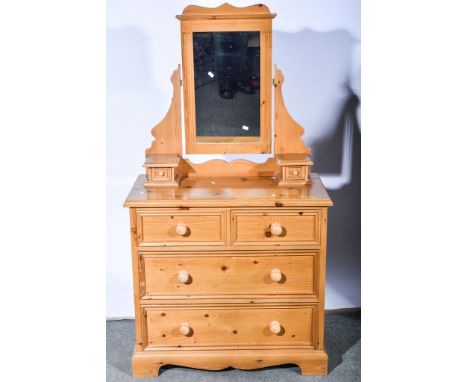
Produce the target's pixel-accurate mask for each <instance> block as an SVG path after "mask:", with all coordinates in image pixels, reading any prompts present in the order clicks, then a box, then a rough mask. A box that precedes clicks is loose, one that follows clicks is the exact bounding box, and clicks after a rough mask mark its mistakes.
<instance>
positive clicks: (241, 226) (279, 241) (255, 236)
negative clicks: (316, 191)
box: [231, 209, 321, 246]
mask: <svg viewBox="0 0 468 382" xmlns="http://www.w3.org/2000/svg"><path fill="white" fill-rule="evenodd" d="M320 218H321V211H320V210H318V209H309V210H294V209H281V210H279V209H274V210H272V209H263V210H233V211H232V212H231V243H232V245H313V246H317V245H320Z"/></svg>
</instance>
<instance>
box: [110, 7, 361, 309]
mask: <svg viewBox="0 0 468 382" xmlns="http://www.w3.org/2000/svg"><path fill="white" fill-rule="evenodd" d="M190 3H192V2H187V1H175V0H172V1H155V0H140V1H132V0H120V1H117V0H112V1H108V2H107V316H108V317H127V316H133V296H132V293H133V292H132V289H133V287H132V273H131V261H130V234H129V227H128V224H129V222H128V210H127V209H124V208H123V207H122V203H123V201H124V199H125V197H126V195H127V193H128V191H129V190H130V188H131V186H132V184H133V182H134V180H135V177H136V175H137V174H140V173H143V172H144V171H143V168H142V164H143V161H144V150H145V149H146V148H147V147H149V145H150V142H151V135H150V130H151V128H152V127H153V126H154V125H155V124H156V123H158V122H159V121H160V120H161V119H162V117H163V116H164V115H165V113H166V111H167V109H168V106H169V103H170V99H171V92H172V87H171V84H170V81H169V77H170V75H171V73H172V71H173V70H174V69H175V68H176V66H177V64H178V63H181V54H180V35H179V21H178V20H177V19H176V18H175V15H176V14H180V13H181V12H182V10H183V8H184V7H185V6H186V5H188V4H190ZM193 3H194V4H197V5H205V6H218V5H220V4H221V3H222V1H206V0H205V1H202V0H200V1H193ZM231 4H233V5H236V6H246V5H251V4H252V2H250V1H235V0H233V1H231ZM265 4H266V5H268V6H269V8H270V10H271V11H272V12H276V13H278V16H277V17H276V18H275V19H274V20H273V62H274V63H276V64H277V65H278V67H279V68H280V69H281V70H282V71H283V74H284V75H285V84H284V87H283V90H284V98H285V102H286V105H287V107H288V109H289V111H290V113H291V115H292V116H293V117H294V118H295V119H296V120H297V121H298V122H299V123H300V124H301V125H302V126H303V127H304V129H305V134H304V140H305V142H306V143H307V144H308V145H309V146H311V147H312V150H313V152H314V151H315V150H316V151H317V153H320V152H323V151H324V150H325V148H326V150H325V151H326V153H325V154H321V155H318V156H317V157H315V158H314V162H315V167H314V171H317V172H319V173H321V175H323V177H324V181H325V185H326V186H327V188H329V190H330V191H331V192H330V193H331V196H332V198H333V199H334V201H335V206H334V207H333V208H332V210H331V211H330V228H329V253H328V263H327V291H326V307H327V308H329V309H333V308H344V307H356V306H360V304H361V301H360V238H359V235H360V231H359V228H357V227H358V226H359V225H360V215H359V214H360V211H359V209H358V208H356V206H358V205H359V204H360V189H359V184H358V183H359V181H360V177H359V178H357V177H356V175H355V174H359V171H360V170H359V166H356V163H357V162H356V161H355V162H354V166H353V163H352V161H353V158H358V157H359V152H358V149H357V148H356V147H357V145H356V144H354V145H353V140H355V139H356V137H358V138H359V137H360V133H359V131H352V127H349V126H348V129H347V130H346V129H345V133H344V134H343V139H341V138H340V139H338V140H337V139H336V138H334V137H335V135H336V134H337V133H338V129H339V126H340V120H339V117H340V114H341V112H342V109H343V107H344V104H345V102H346V100H347V99H348V98H349V90H348V87H349V88H351V89H352V90H353V92H354V93H355V94H357V95H358V96H359V95H360V3H359V1H358V0H329V1H315V0H314V1H310V0H307V1H305V0H304V1H297V0H288V1H284V0H277V1H268V2H265ZM359 139H360V138H359ZM327 142H338V144H330V143H327ZM353 147H354V150H352V148H353ZM321 148H322V151H320V149H321ZM328 148H330V149H328ZM353 153H354V156H353ZM231 157H232V156H230V158H231ZM192 159H195V160H200V161H201V160H204V159H206V158H205V156H203V158H192ZM253 159H254V160H261V159H262V158H260V157H259V156H253ZM330 161H331V162H333V163H335V164H333V163H331V162H330ZM329 162H330V163H331V164H330V163H329ZM321 163H322V168H324V169H325V168H326V171H325V170H323V171H321ZM325 165H326V166H325ZM352 168H353V169H354V170H353V171H352ZM353 174H354V175H353ZM353 182H354V183H353Z"/></svg>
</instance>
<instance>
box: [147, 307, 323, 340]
mask: <svg viewBox="0 0 468 382" xmlns="http://www.w3.org/2000/svg"><path fill="white" fill-rule="evenodd" d="M142 309H143V317H145V322H144V330H145V331H146V338H147V346H148V347H150V348H151V347H160V346H177V347H186V346H271V345H283V346H284V345H296V346H297V345H303V346H314V344H315V335H316V333H315V331H314V327H315V322H314V317H315V311H316V308H315V305H312V306H301V307H287V308H282V307H261V308H260V307H256V308H247V307H230V308H227V307H219V308H218V307H206V308H200V307H197V308H191V307H180V308H176V307H171V308H169V307H167V308H166V307H157V308H153V307H143V308H142Z"/></svg>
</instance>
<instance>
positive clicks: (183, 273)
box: [177, 270, 190, 284]
mask: <svg viewBox="0 0 468 382" xmlns="http://www.w3.org/2000/svg"><path fill="white" fill-rule="evenodd" d="M189 277H190V275H189V273H188V272H187V271H185V270H182V271H180V272H179V273H178V274H177V280H179V282H180V283H182V284H185V283H187V281H188V280H189Z"/></svg>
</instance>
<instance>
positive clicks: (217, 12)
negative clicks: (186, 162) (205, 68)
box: [177, 4, 276, 154]
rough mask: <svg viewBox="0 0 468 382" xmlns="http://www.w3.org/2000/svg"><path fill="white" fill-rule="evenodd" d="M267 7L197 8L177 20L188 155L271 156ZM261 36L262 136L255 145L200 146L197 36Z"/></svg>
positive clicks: (232, 141)
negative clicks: (196, 58) (179, 28)
mask: <svg viewBox="0 0 468 382" xmlns="http://www.w3.org/2000/svg"><path fill="white" fill-rule="evenodd" d="M275 16H276V14H275V13H270V10H269V9H268V7H267V6H265V5H263V4H256V5H252V6H249V7H242V8H238V7H234V6H232V5H229V4H223V5H221V6H220V7H218V8H205V7H198V6H194V5H189V6H188V7H186V8H185V9H184V11H183V13H182V14H181V15H178V16H177V18H178V19H179V20H180V22H181V42H182V72H183V89H184V90H183V91H184V124H185V149H186V153H187V154H269V153H271V130H272V129H271V127H272V123H271V107H272V78H273V77H272V56H271V48H272V43H271V41H272V38H271V35H272V19H273V18H274V17H275ZM243 31H248V32H260V136H259V140H258V141H255V142H245V141H242V137H230V139H229V142H228V141H226V140H222V139H220V142H216V143H208V142H197V134H196V132H197V130H196V114H195V112H196V111H195V78H194V60H193V33H194V32H243Z"/></svg>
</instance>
